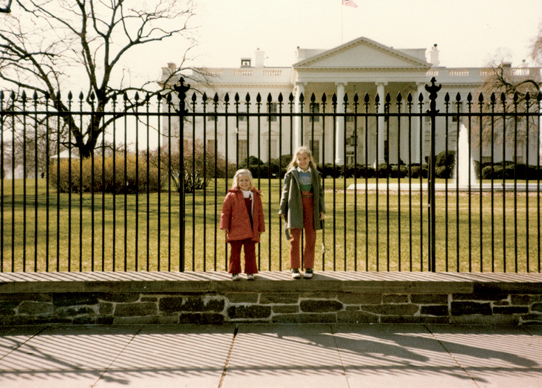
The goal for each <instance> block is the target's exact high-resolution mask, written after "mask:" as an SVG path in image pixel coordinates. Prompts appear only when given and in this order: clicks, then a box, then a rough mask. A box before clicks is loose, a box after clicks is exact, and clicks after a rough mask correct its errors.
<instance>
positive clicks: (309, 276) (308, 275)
mask: <svg viewBox="0 0 542 388" xmlns="http://www.w3.org/2000/svg"><path fill="white" fill-rule="evenodd" d="M312 274H313V272H312V268H307V269H306V270H305V273H304V274H303V277H304V278H305V279H312Z"/></svg>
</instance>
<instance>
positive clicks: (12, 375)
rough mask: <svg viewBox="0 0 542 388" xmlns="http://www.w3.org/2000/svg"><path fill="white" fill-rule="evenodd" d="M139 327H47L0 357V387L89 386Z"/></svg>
mask: <svg viewBox="0 0 542 388" xmlns="http://www.w3.org/2000/svg"><path fill="white" fill-rule="evenodd" d="M139 330H141V327H137V326H129V327H105V326H99V327H85V326H83V327H81V326H71V327H50V328H46V329H45V330H43V331H41V332H40V333H39V334H38V335H35V336H33V337H31V338H30V339H29V340H27V341H26V342H24V343H23V344H22V345H21V346H19V347H17V349H15V350H14V351H12V352H10V353H9V354H7V355H6V356H4V357H2V358H1V359H0V386H1V387H2V388H29V387H32V388H33V387H39V388H48V387H54V388H62V387H66V388H67V387H69V388H77V387H90V386H92V384H94V383H95V382H96V381H97V380H98V379H99V378H100V376H101V375H102V374H103V373H104V372H105V371H106V370H107V368H108V367H109V365H111V363H112V362H113V360H114V359H115V358H116V357H117V356H118V355H119V354H120V353H121V352H122V350H123V349H124V348H125V347H126V345H127V344H128V343H129V342H130V341H131V340H132V339H133V338H134V336H135V334H136V333H137V332H138V331H139ZM3 338H5V337H3Z"/></svg>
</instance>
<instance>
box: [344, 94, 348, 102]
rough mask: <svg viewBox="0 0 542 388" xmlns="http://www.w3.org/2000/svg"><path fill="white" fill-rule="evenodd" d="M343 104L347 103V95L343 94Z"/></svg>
mask: <svg viewBox="0 0 542 388" xmlns="http://www.w3.org/2000/svg"><path fill="white" fill-rule="evenodd" d="M343 103H345V104H346V103H348V93H344V96H343Z"/></svg>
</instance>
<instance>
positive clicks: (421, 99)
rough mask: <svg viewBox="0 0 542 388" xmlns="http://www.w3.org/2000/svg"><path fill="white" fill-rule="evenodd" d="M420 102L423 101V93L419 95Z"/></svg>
mask: <svg viewBox="0 0 542 388" xmlns="http://www.w3.org/2000/svg"><path fill="white" fill-rule="evenodd" d="M418 102H423V93H420V94H419V95H418Z"/></svg>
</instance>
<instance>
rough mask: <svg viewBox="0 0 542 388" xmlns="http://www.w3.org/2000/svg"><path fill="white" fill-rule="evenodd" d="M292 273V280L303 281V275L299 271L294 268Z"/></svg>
mask: <svg viewBox="0 0 542 388" xmlns="http://www.w3.org/2000/svg"><path fill="white" fill-rule="evenodd" d="M291 271H292V278H294V279H301V274H300V273H299V269H297V268H292V269H291Z"/></svg>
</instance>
